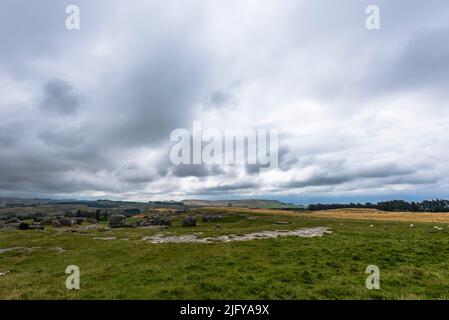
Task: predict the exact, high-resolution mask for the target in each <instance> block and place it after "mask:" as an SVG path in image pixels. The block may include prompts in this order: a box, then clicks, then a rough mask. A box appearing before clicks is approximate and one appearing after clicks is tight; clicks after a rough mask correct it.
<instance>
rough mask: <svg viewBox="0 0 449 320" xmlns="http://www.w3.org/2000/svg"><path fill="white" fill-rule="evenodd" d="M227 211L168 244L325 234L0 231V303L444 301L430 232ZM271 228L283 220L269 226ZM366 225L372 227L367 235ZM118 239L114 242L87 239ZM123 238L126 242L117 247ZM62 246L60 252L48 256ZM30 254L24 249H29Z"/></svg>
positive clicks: (445, 236)
mask: <svg viewBox="0 0 449 320" xmlns="http://www.w3.org/2000/svg"><path fill="white" fill-rule="evenodd" d="M253 217H255V219H254V218H252V219H248V217H246V216H245V215H243V214H242V213H238V212H236V213H235V214H233V215H230V216H227V217H226V218H225V219H224V221H223V222H221V224H222V226H223V228H222V229H220V230H216V229H215V225H216V223H200V225H199V226H198V227H196V228H182V227H181V225H180V218H178V219H177V220H176V221H175V223H174V225H173V227H172V228H171V229H169V230H167V231H163V232H168V233H169V234H171V235H174V234H188V233H193V232H202V234H201V236H212V235H220V234H244V233H249V232H254V231H261V230H270V229H298V228H302V227H311V226H327V227H329V228H331V229H332V230H333V233H332V234H329V235H325V236H324V237H321V238H278V239H265V240H253V241H248V242H231V243H211V244H198V243H188V244H186V243H183V244H151V243H148V242H143V241H140V239H141V238H142V237H143V236H149V235H152V234H155V233H156V232H159V231H155V230H151V229H140V228H137V229H114V230H111V231H106V232H98V231H86V232H85V233H86V234H87V235H85V234H84V235H83V234H81V233H69V232H61V230H56V229H52V228H48V229H47V230H46V231H44V232H42V231H14V230H4V229H3V230H0V249H1V248H11V247H24V248H28V249H22V250H15V251H9V252H6V253H2V254H0V271H6V270H9V271H10V273H9V274H8V275H7V276H4V277H0V298H1V299H448V298H449V290H448V289H449V250H448V248H449V233H448V232H447V231H446V230H447V226H446V225H444V227H445V228H444V231H438V232H437V231H435V230H434V229H433V226H434V224H416V223H415V226H414V228H410V227H409V225H410V223H399V222H379V221H376V222H370V221H342V220H333V221H332V220H322V219H314V220H312V219H306V218H303V217H301V216H300V215H298V217H283V216H270V215H257V216H253ZM275 221H289V222H290V224H288V225H276V224H275ZM371 224H374V227H370V225H371ZM92 233H94V234H96V235H97V236H98V237H111V236H114V237H118V239H119V240H115V241H101V240H94V239H93V237H92V235H89V234H92ZM123 238H127V239H129V240H128V241H125V240H120V239H123ZM55 247H61V248H64V250H65V251H64V252H62V253H58V252H56V251H51V250H50V249H51V248H55ZM29 248H33V249H29ZM371 264H374V265H377V266H379V268H380V272H381V290H367V289H366V288H365V279H366V277H367V276H368V275H367V274H365V269H366V267H367V266H368V265H371ZM68 265H77V266H79V268H80V270H81V289H80V290H75V291H69V290H67V289H66V288H65V279H66V277H67V276H68V275H66V274H65V268H66V267H67V266H68Z"/></svg>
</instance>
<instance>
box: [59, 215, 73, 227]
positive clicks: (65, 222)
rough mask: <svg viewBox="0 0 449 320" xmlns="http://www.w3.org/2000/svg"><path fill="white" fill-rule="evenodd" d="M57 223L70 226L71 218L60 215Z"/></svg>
mask: <svg viewBox="0 0 449 320" xmlns="http://www.w3.org/2000/svg"><path fill="white" fill-rule="evenodd" d="M58 221H59V223H60V224H62V225H63V226H64V227H71V226H72V219H69V218H66V217H61V218H59V220H58Z"/></svg>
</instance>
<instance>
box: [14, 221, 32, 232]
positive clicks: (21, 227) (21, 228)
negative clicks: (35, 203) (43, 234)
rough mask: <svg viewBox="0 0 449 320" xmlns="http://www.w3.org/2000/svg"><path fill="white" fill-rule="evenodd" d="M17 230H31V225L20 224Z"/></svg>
mask: <svg viewBox="0 0 449 320" xmlns="http://www.w3.org/2000/svg"><path fill="white" fill-rule="evenodd" d="M17 229H19V230H30V229H31V228H30V225H29V224H28V223H26V222H21V223H19V225H18V226H17Z"/></svg>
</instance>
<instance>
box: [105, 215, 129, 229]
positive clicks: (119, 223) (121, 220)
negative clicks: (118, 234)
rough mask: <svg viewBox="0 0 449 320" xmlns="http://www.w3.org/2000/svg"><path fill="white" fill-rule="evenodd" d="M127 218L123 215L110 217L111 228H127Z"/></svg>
mask: <svg viewBox="0 0 449 320" xmlns="http://www.w3.org/2000/svg"><path fill="white" fill-rule="evenodd" d="M125 222H126V217H125V216H123V215H121V214H112V215H111V216H110V217H109V227H111V228H122V227H125Z"/></svg>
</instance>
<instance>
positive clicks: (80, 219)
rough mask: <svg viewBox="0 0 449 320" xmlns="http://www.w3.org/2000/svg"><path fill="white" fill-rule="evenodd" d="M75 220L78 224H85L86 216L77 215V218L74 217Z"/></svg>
mask: <svg viewBox="0 0 449 320" xmlns="http://www.w3.org/2000/svg"><path fill="white" fill-rule="evenodd" d="M73 221H74V222H75V223H76V224H79V225H81V224H83V222H84V221H86V219H85V218H80V217H77V218H73Z"/></svg>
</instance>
